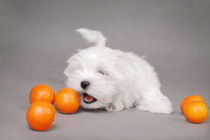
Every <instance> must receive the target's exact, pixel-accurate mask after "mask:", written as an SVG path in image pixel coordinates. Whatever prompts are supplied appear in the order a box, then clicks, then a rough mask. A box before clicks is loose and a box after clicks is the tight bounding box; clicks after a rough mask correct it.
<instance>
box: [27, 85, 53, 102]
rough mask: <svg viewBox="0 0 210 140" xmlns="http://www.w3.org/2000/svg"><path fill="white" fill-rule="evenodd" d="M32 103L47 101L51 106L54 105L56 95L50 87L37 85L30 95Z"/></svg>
mask: <svg viewBox="0 0 210 140" xmlns="http://www.w3.org/2000/svg"><path fill="white" fill-rule="evenodd" d="M29 99H30V103H31V104H32V103H33V102H35V101H40V100H41V101H47V102H49V103H51V104H53V103H54V99H55V93H54V91H53V90H52V89H51V88H50V87H49V86H48V85H44V84H42V85H36V86H35V87H33V88H32V89H31V91H30V93H29Z"/></svg>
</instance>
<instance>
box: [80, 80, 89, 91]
mask: <svg viewBox="0 0 210 140" xmlns="http://www.w3.org/2000/svg"><path fill="white" fill-rule="evenodd" d="M89 85H90V83H89V82H88V81H82V82H81V87H82V88H83V89H86V88H87V87H88V86H89Z"/></svg>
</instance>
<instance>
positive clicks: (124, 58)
mask: <svg viewBox="0 0 210 140" xmlns="http://www.w3.org/2000/svg"><path fill="white" fill-rule="evenodd" d="M117 59H118V60H117V63H116V69H117V70H118V72H119V73H121V74H122V75H123V77H124V78H126V79H130V77H133V76H134V70H135V66H134V65H133V63H132V60H131V58H130V57H129V56H128V55H127V54H121V55H118V58H117Z"/></svg>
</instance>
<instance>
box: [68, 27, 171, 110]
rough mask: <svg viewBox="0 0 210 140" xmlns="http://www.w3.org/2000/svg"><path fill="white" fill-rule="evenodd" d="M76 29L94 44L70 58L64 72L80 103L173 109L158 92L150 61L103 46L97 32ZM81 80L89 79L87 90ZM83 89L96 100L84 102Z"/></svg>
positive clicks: (93, 106) (112, 107)
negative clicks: (82, 86) (82, 85)
mask: <svg viewBox="0 0 210 140" xmlns="http://www.w3.org/2000/svg"><path fill="white" fill-rule="evenodd" d="M77 31H78V32H79V33H80V34H81V35H82V36H83V37H84V38H85V39H86V40H87V41H88V42H92V43H94V46H92V47H89V48H86V49H83V50H80V51H79V52H78V53H76V54H75V55H73V56H72V57H70V58H69V59H68V61H67V62H68V67H67V68H66V69H65V71H64V73H65V75H66V76H67V81H66V84H67V87H69V88H72V89H74V90H76V91H77V92H78V93H79V95H80V104H81V106H83V107H84V108H88V109H98V108H104V109H106V110H107V111H120V110H122V109H127V108H132V107H136V108H137V109H138V110H143V111H149V112H153V113H164V114H170V113H172V112H173V109H172V104H171V102H170V100H169V99H168V98H167V97H166V96H165V95H164V94H163V93H162V92H161V90H160V87H161V84H160V82H159V79H158V77H157V74H156V72H155V71H154V68H153V67H152V66H151V65H150V64H149V63H147V62H146V61H145V60H144V59H143V58H141V57H139V56H137V55H136V54H134V53H131V52H122V51H120V50H113V49H111V48H108V47H106V44H105V43H106V38H105V37H104V36H103V34H102V33H101V32H99V31H93V30H89V29H85V28H82V29H78V30H77ZM101 71H102V72H103V73H104V75H102V74H101ZM84 80H86V81H89V82H90V86H89V87H88V88H87V90H83V89H82V88H81V86H80V83H81V82H82V81H84ZM84 92H86V93H88V94H89V95H91V96H93V97H95V98H96V99H97V101H96V102H94V103H91V104H86V103H85V102H84V101H83V96H82V94H83V93H84Z"/></svg>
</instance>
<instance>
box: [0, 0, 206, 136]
mask: <svg viewBox="0 0 210 140" xmlns="http://www.w3.org/2000/svg"><path fill="white" fill-rule="evenodd" d="M79 27H87V28H90V29H97V30H101V31H102V32H103V33H104V35H105V36H107V38H109V42H108V46H110V47H112V48H114V49H121V50H123V51H133V52H136V53H137V54H139V55H140V56H146V59H147V60H148V61H149V62H150V63H151V64H152V65H154V66H155V68H156V71H157V72H158V74H159V77H160V80H161V82H162V90H163V92H164V93H165V94H167V95H168V97H169V98H170V99H171V101H172V103H173V105H174V109H175V112H174V114H172V115H159V114H152V113H146V112H142V111H135V110H133V109H131V110H125V111H121V112H104V111H86V110H82V109H81V110H80V111H78V112H77V113H75V114H70V115H64V114H60V113H58V112H57V115H56V118H55V123H54V124H53V126H52V127H51V128H50V129H49V130H48V131H46V132H36V131H32V130H31V129H30V128H29V127H28V126H27V124H26V121H25V113H26V110H27V108H28V107H29V99H28V93H29V91H30V89H31V88H32V87H33V86H34V85H36V84H41V83H45V84H48V85H50V86H51V87H52V88H53V89H54V90H55V92H57V91H58V90H59V89H61V88H63V87H65V85H64V80H65V77H64V75H63V70H64V68H65V67H66V63H65V61H66V59H67V58H68V57H69V56H71V55H72V54H73V53H75V52H76V50H77V49H79V48H80V49H81V48H85V47H87V46H88V45H87V44H86V43H85V41H84V40H83V39H82V38H81V36H80V35H78V34H77V33H75V29H77V28H79ZM209 61H210V1H208V0H174V1H172V0H154V1H151V0H113V1H111V0H83V1H82V0H75V1H73V0H72V1H70V0H69V1H67V0H57V1H55V0H1V1H0V139H2V140H3V139H4V140H6V139H16V140H17V139H21V140H22V139H30V140H32V139H34V140H35V139H39V140H44V139H45V140H46V139H72V140H77V139H86V140H89V139H113V140H116V139H122V140H123V139H144V140H145V139H156V140H158V139H161V140H163V139H166V140H168V139H190V140H192V139H200V140H202V139H209V138H210V134H209V133H210V125H209V124H210V119H209V118H208V119H207V120H206V121H205V122H204V123H202V124H191V123H188V122H186V121H185V118H184V116H183V115H182V114H180V110H179V104H180V102H181V100H182V98H183V97H185V96H188V95H192V94H199V95H200V96H201V97H203V99H204V101H205V102H206V104H207V106H208V107H210V102H209V101H210V88H209V86H210V62H209Z"/></svg>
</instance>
